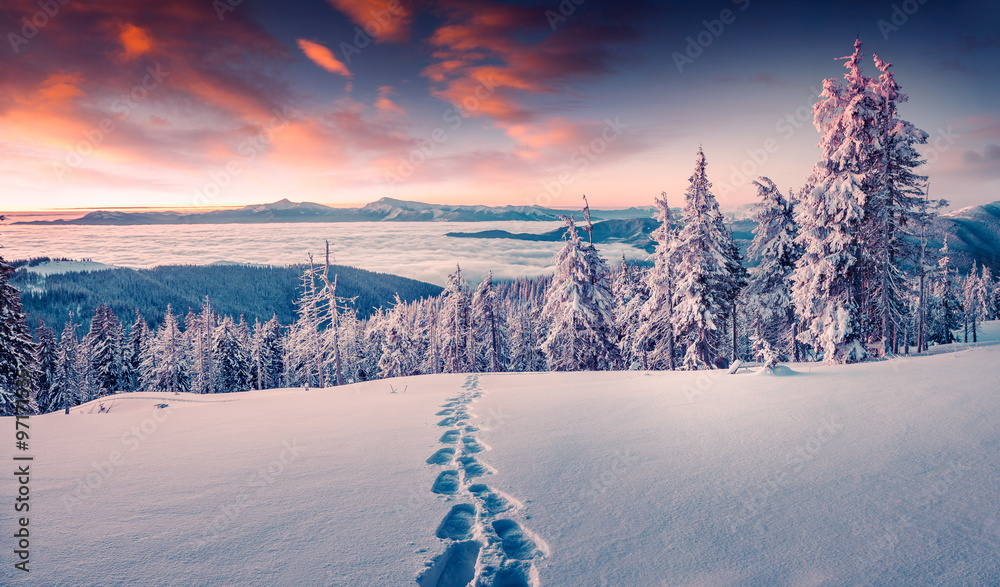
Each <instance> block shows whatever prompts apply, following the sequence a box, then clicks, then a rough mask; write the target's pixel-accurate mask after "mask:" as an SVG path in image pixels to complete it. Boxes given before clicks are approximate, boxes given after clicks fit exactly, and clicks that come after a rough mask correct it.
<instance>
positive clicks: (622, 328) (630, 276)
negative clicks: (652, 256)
mask: <svg viewBox="0 0 1000 587" xmlns="http://www.w3.org/2000/svg"><path fill="white" fill-rule="evenodd" d="M647 278H648V274H647V273H645V272H643V271H642V269H641V268H639V267H634V266H633V265H631V264H629V262H628V261H627V260H626V259H625V255H624V254H622V262H621V264H620V265H619V266H618V269H617V271H615V274H614V279H613V280H612V282H611V294H612V296H613V298H614V316H615V330H616V331H617V332H618V350H619V352H620V353H621V355H622V363H623V364H624V365H625V366H627V367H629V368H631V367H632V366H634V365H637V364H638V365H644V360H643V359H644V352H643V351H636V350H635V349H636V347H637V346H638V345H637V343H636V333H637V330H638V329H639V327H640V326H641V325H642V323H641V322H640V319H639V312H640V310H641V309H642V306H643V304H645V303H646V300H648V299H649V287H648V286H647V284H646V279H647Z"/></svg>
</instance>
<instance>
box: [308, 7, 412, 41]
mask: <svg viewBox="0 0 1000 587" xmlns="http://www.w3.org/2000/svg"><path fill="white" fill-rule="evenodd" d="M328 1H329V2H330V4H332V5H333V7H334V8H336V9H337V10H339V11H341V12H343V13H344V14H346V15H347V17H348V18H350V19H351V21H352V22H354V24H356V25H358V26H360V27H361V28H362V29H364V30H365V32H367V33H368V34H369V35H371V36H372V37H373V38H374V39H375V42H381V41H387V42H390V43H398V42H400V41H405V40H407V39H408V38H409V36H410V21H411V15H410V11H409V10H408V9H407V8H406V7H405V6H403V0H328Z"/></svg>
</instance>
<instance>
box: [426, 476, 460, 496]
mask: <svg viewBox="0 0 1000 587" xmlns="http://www.w3.org/2000/svg"><path fill="white" fill-rule="evenodd" d="M431 491H432V492H434V493H440V494H442V495H455V493H457V492H458V471H441V474H439V475H438V476H437V479H435V480H434V485H432V486H431Z"/></svg>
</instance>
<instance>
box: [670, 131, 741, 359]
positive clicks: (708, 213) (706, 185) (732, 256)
mask: <svg viewBox="0 0 1000 587" xmlns="http://www.w3.org/2000/svg"><path fill="white" fill-rule="evenodd" d="M705 165H706V163H705V154H704V153H703V152H702V150H701V148H699V149H698V156H697V159H696V160H695V170H694V173H693V174H692V175H691V178H690V182H691V185H690V186H689V187H688V189H687V191H686V192H685V198H686V201H685V206H684V228H682V229H681V231H680V233H679V234H678V235H677V243H678V244H677V249H678V251H680V253H679V255H678V257H677V282H676V290H675V292H674V307H673V316H674V320H673V326H674V329H675V336H676V338H677V339H678V340H679V341H681V344H683V345H684V348H685V351H684V359H683V364H684V366H685V367H686V368H688V369H699V368H703V367H704V368H711V367H712V365H713V357H716V356H721V353H722V352H724V349H725V345H726V341H724V340H722V339H721V336H720V332H721V331H720V329H721V328H723V324H724V322H725V321H726V319H727V318H729V317H731V316H735V314H734V312H735V311H736V307H735V304H736V296H737V295H738V293H739V289H740V287H741V284H742V279H743V273H744V270H743V267H742V264H741V262H740V261H741V259H740V253H739V249H738V248H737V246H736V242H735V241H734V240H733V236H732V233H731V232H729V229H727V228H726V226H725V224H724V223H723V216H722V213H721V212H720V211H719V204H718V202H717V201H716V200H715V196H714V195H712V192H711V188H712V184H711V182H709V181H708V176H707V175H706V174H705ZM734 330H735V329H734ZM734 350H735V349H734Z"/></svg>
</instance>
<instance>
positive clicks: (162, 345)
mask: <svg viewBox="0 0 1000 587" xmlns="http://www.w3.org/2000/svg"><path fill="white" fill-rule="evenodd" d="M186 342H187V339H186V337H185V336H184V334H183V333H182V332H181V329H180V326H179V325H178V323H177V317H176V316H174V313H173V309H172V308H171V306H170V305H169V304H168V305H167V314H166V316H164V318H163V324H162V325H161V326H160V329H159V332H157V335H156V338H155V340H154V341H151V344H150V347H149V352H148V355H152V357H151V358H150V360H147V361H144V362H143V363H144V367H145V366H146V365H149V369H150V371H149V389H151V390H157V391H172V392H175V393H176V392H180V391H188V389H190V383H191V381H190V364H189V356H188V355H189V353H188V352H187V348H186V347H187V344H186Z"/></svg>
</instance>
